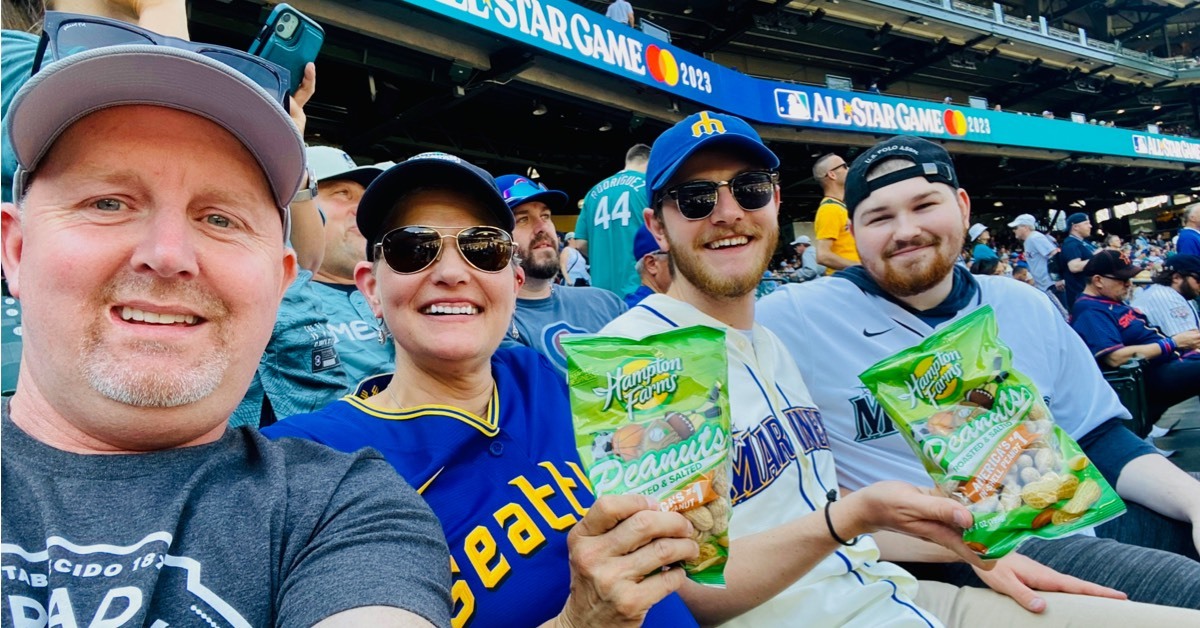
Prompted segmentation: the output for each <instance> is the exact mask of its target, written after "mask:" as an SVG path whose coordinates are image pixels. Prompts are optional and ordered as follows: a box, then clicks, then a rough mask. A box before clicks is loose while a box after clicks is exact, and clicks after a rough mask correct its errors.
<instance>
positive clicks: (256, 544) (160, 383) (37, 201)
mask: <svg viewBox="0 0 1200 628" xmlns="http://www.w3.org/2000/svg"><path fill="white" fill-rule="evenodd" d="M46 19H47V28H46V31H45V33H46V34H45V37H47V38H52V37H56V36H57V35H58V33H60V32H61V30H60V28H59V27H60V26H61V27H62V28H68V27H69V28H70V34H71V37H72V39H73V41H74V42H76V44H77V45H83V44H85V43H90V44H92V45H93V46H94V47H92V48H91V49H89V50H86V51H83V52H78V53H76V54H73V55H71V56H69V57H66V58H64V59H61V60H57V61H56V60H54V59H53V58H51V57H53V56H54V54H55V51H56V50H57V47H56V46H45V45H44V46H43V47H42V48H41V50H42V51H43V52H44V53H45V56H46V58H44V59H43V60H42V64H41V65H42V69H41V70H40V71H39V72H37V73H36V74H34V75H33V77H32V78H31V79H30V80H29V82H27V83H26V84H25V86H24V87H23V88H22V89H21V90H20V92H19V93H18V94H17V95H16V97H15V99H14V101H13V103H12V105H11V108H10V110H9V112H8V115H7V117H6V120H5V122H6V124H7V126H6V128H5V133H6V134H7V136H8V137H9V138H10V139H11V140H12V146H13V149H14V154H15V156H16V160H17V163H18V165H19V167H18V169H17V171H16V173H15V176H14V182H15V184H14V189H13V192H14V194H13V196H14V202H15V204H9V203H5V204H4V205H3V209H2V218H0V221H2V229H0V233H2V237H3V249H2V250H3V266H4V270H5V272H6V273H7V276H8V278H9V286H10V287H11V289H12V291H13V294H14V295H16V296H19V297H20V298H21V299H22V304H23V306H24V312H25V314H26V318H25V320H24V324H23V327H22V330H23V332H24V333H23V336H24V339H25V346H24V351H23V353H22V356H21V366H20V369H21V377H20V379H19V381H18V383H17V390H16V393H15V394H14V395H13V396H12V397H11V398H6V399H5V400H4V402H3V405H2V424H3V428H2V429H3V441H4V456H3V460H2V463H3V477H4V493H3V504H2V508H0V515H2V520H0V534H2V536H0V541H2V544H0V545H2V548H3V549H2V551H0V556H2V560H3V573H4V574H5V576H4V578H3V581H4V596H3V601H2V603H0V614H3V616H4V617H5V622H6V623H8V624H12V625H17V626H21V625H45V624H47V623H51V624H55V625H76V624H77V623H90V624H91V625H111V626H116V625H127V626H135V625H136V626H151V625H153V626H168V625H171V626H183V625H197V624H200V625H204V624H207V625H210V626H310V625H322V626H330V625H333V626H350V625H371V626H429V625H438V626H443V625H449V619H450V608H449V602H448V600H449V586H450V570H449V567H448V561H449V553H448V552H447V548H446V545H445V541H444V540H443V539H442V537H441V533H440V531H439V527H438V522H437V519H436V518H435V517H434V516H433V513H432V512H431V511H430V510H429V508H428V506H426V505H425V504H424V503H423V502H422V501H421V499H420V498H419V496H418V495H417V494H416V492H415V491H414V490H412V489H411V488H410V487H408V485H406V484H405V483H404V482H403V481H402V480H401V479H400V478H398V477H397V476H396V475H395V473H394V472H393V471H392V470H391V469H390V468H388V466H387V463H386V462H385V461H384V460H382V459H381V458H380V457H379V455H378V454H375V453H371V452H359V453H357V454H353V455H350V454H341V453H337V452H334V451H332V450H330V449H328V448H326V447H323V446H319V445H315V444H312V443H301V442H298V441H292V442H287V443H273V442H269V441H268V440H267V439H265V438H264V437H263V436H262V435H261V434H259V433H258V432H257V430H254V429H250V428H239V429H230V428H229V427H228V426H227V420H228V418H229V415H230V413H231V412H232V411H233V409H234V407H235V406H236V405H237V404H238V401H239V400H241V399H242V397H243V395H245V393H246V389H247V386H248V385H249V382H250V379H251V377H252V376H253V374H254V371H255V368H256V367H257V365H258V361H259V356H260V355H261V354H262V350H263V347H264V346H265V345H266V344H267V340H268V339H269V337H270V333H271V327H272V324H273V323H274V321H275V313H276V309H277V308H278V306H279V302H280V299H281V297H282V296H283V293H284V290H285V289H286V288H287V286H288V284H289V283H291V281H292V279H293V278H294V277H295V274H296V256H295V253H294V252H293V251H292V250H291V249H290V247H288V246H286V242H287V236H288V230H289V223H290V210H289V203H290V202H291V200H292V199H293V197H294V194H295V193H296V190H297V189H298V187H299V185H300V182H301V180H302V178H303V175H304V144H303V140H302V138H301V136H300V134H299V133H298V131H297V130H296V128H295V126H293V124H292V121H291V120H290V119H289V118H288V115H287V113H286V112H285V111H284V109H283V105H282V103H283V100H282V98H283V96H284V94H285V92H286V85H285V84H284V82H283V81H281V80H278V79H279V78H280V76H279V75H278V74H271V75H270V76H269V77H268V76H259V77H258V80H259V81H262V82H252V81H251V79H249V78H247V76H246V75H244V74H242V73H241V72H239V71H237V70H235V69H234V68H232V67H231V66H229V65H226V64H225V63H221V62H218V61H216V60H214V59H213V58H210V57H209V56H204V55H201V54H198V53H197V52H194V51H193V49H192V48H191V47H190V46H187V45H186V44H179V43H177V42H173V41H165V42H163V43H161V44H160V45H124V46H105V45H104V43H105V42H106V41H108V39H107V38H106V37H105V33H107V32H110V31H108V27H110V26H111V25H108V24H106V23H105V22H102V21H96V18H89V17H85V16H64V15H62V14H58V15H55V14H53V13H47V18H46ZM59 20H70V22H69V23H68V22H64V21H59ZM121 28H123V29H125V30H128V29H130V28H134V27H129V26H122V27H121ZM152 37H153V36H149V35H148V40H151V39H150V38H152ZM43 43H44V44H46V43H49V42H45V41H44V42H43ZM206 51H207V52H209V53H211V52H212V51H213V49H211V48H208V49H206ZM221 55H222V58H226V59H230V60H231V61H239V60H240V61H242V62H244V63H258V62H257V61H256V60H254V59H252V58H249V57H247V56H242V57H239V55H245V53H241V52H238V51H235V50H225V51H222V52H221ZM268 69H270V68H268ZM270 79H274V80H270ZM130 103H134V104H130ZM363 574H370V577H369V578H364V577H363Z"/></svg>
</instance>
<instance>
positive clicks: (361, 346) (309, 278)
mask: <svg viewBox="0 0 1200 628" xmlns="http://www.w3.org/2000/svg"><path fill="white" fill-rule="evenodd" d="M305 152H306V155H307V158H308V167H309V169H310V170H311V172H312V175H313V177H314V178H315V180H316V183H317V185H316V189H317V195H316V199H315V200H316V202H317V205H318V206H319V207H320V209H321V213H322V216H323V218H324V228H323V229H322V235H323V245H324V252H323V254H322V256H321V263H320V268H319V269H318V270H317V271H316V272H315V273H312V272H309V271H307V270H304V269H301V270H300V271H299V274H298V275H297V277H296V281H294V282H292V285H291V286H290V287H288V290H287V293H285V294H284V297H283V303H281V304H280V306H279V315H278V318H277V319H276V321H275V328H274V330H272V332H271V341H270V342H269V343H267V348H266V351H264V352H263V356H262V359H261V360H260V361H259V366H258V371H257V372H256V373H255V377H254V380H253V381H252V382H251V384H250V392H248V393H247V394H246V398H245V399H243V400H242V403H241V404H239V405H238V408H237V410H236V411H235V412H234V413H233V418H232V419H231V424H232V425H252V426H259V425H266V424H269V423H271V422H273V421H274V420H275V419H277V418H278V419H283V418H286V417H289V416H291V415H293V414H299V413H301V412H312V411H314V410H317V409H319V408H323V407H325V405H326V404H328V403H329V402H331V401H334V400H335V399H337V398H339V397H340V396H342V395H344V394H346V393H347V392H349V391H350V390H351V389H353V388H354V385H355V384H357V383H358V382H360V381H362V380H363V379H365V378H367V377H370V376H371V375H375V374H377V373H379V372H380V371H384V370H387V368H388V367H389V366H391V365H392V364H393V363H394V361H395V349H394V347H393V345H392V343H390V342H381V339H380V335H381V331H382V330H383V326H382V323H381V322H380V321H377V320H376V319H375V315H374V314H372V313H371V306H370V305H369V304H368V303H367V300H366V299H365V298H364V297H363V295H362V293H361V292H359V291H358V288H357V287H356V286H355V284H354V266H355V265H356V264H358V262H360V261H362V260H363V259H365V258H364V257H363V251H364V249H365V248H366V240H365V239H363V236H362V234H360V233H359V232H358V227H357V226H356V225H355V222H354V221H355V216H356V214H357V213H358V202H359V199H361V198H362V195H363V192H364V191H366V188H367V186H368V185H371V182H372V181H374V180H375V177H377V176H379V174H380V173H381V172H383V170H381V169H380V168H378V167H376V166H359V165H358V164H356V163H354V160H353V159H351V157H350V155H347V154H346V153H345V152H344V151H342V150H340V149H338V148H334V147H332V146H310V147H308V148H307V149H306V150H305ZM303 193H304V191H302V194H303ZM264 398H265V399H264Z"/></svg>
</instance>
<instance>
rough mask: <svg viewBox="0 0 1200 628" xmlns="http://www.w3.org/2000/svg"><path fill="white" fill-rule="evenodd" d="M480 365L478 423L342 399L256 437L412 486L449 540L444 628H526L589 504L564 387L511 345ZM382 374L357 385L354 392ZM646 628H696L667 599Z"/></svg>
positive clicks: (556, 589) (546, 601) (554, 596)
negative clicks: (375, 459)
mask: <svg viewBox="0 0 1200 628" xmlns="http://www.w3.org/2000/svg"><path fill="white" fill-rule="evenodd" d="M491 365H492V376H493V377H494V378H495V381H496V386H495V388H494V389H493V393H492V399H491V402H490V403H489V404H488V408H487V412H486V413H485V415H484V416H476V415H475V414H473V413H471V412H467V411H465V410H462V409H460V408H456V407H453V406H446V405H425V406H417V407H413V408H405V409H403V410H391V409H385V408H380V407H377V406H375V405H373V404H371V403H368V402H366V401H363V400H362V399H361V398H359V397H356V396H348V397H345V398H343V399H342V400H340V401H337V402H334V403H332V404H330V405H329V406H328V407H327V408H325V409H323V410H321V411H320V412H315V413H313V414H305V415H300V416H295V417H292V418H290V419H287V420H285V421H282V422H279V423H276V424H274V425H271V426H269V427H267V428H265V429H264V430H263V433H264V434H266V435H267V436H268V437H270V438H272V439H276V438H282V437H285V436H296V437H299V438H306V439H309V440H314V441H317V442H319V443H324V444H326V445H329V446H330V447H333V448H334V449H338V450H341V451H358V450H359V449H362V448H364V447H373V448H375V449H377V450H379V451H380V452H381V453H382V454H383V456H384V457H385V458H387V460H388V462H390V463H391V464H392V466H393V467H395V468H396V471H398V472H399V473H400V475H402V476H403V477H404V478H405V479H407V480H408V482H409V484H411V485H412V486H414V487H419V488H418V489H417V490H418V492H420V493H421V495H422V497H424V498H425V501H426V502H428V503H429V506H430V507H431V508H432V509H433V512H434V514H436V515H437V517H438V519H439V520H440V521H441V523H442V529H443V531H444V532H445V534H446V541H447V542H448V543H449V545H450V572H451V576H452V578H453V584H452V585H451V589H450V595H451V603H452V608H451V615H452V618H451V625H453V626H455V627H456V628H458V627H461V626H467V625H471V626H476V627H479V626H538V625H540V624H541V623H542V622H545V621H546V620H548V619H550V618H552V617H554V616H555V615H556V614H558V612H559V611H561V610H562V607H563V604H564V603H565V602H566V600H567V595H568V593H569V589H570V587H569V586H568V585H569V583H570V567H569V564H568V562H567V533H568V532H569V531H570V529H571V527H572V526H573V525H575V523H576V522H577V521H579V519H580V518H582V517H583V516H584V514H585V513H586V512H587V509H588V507H589V506H591V504H592V501H593V498H592V494H591V491H590V486H589V484H588V481H587V474H586V473H584V471H583V469H582V468H581V467H580V463H579V454H578V452H577V451H576V449H575V437H574V434H573V431H572V424H571V408H570V404H569V403H568V401H567V389H566V382H565V380H564V379H563V378H562V376H561V375H559V374H558V373H556V372H555V371H554V370H553V369H551V368H550V366H549V365H548V364H547V363H546V360H545V359H544V358H542V357H541V356H539V355H538V354H536V353H534V352H532V351H530V350H528V349H526V348H523V347H518V348H514V349H499V350H497V351H496V353H495V355H493V356H492V361H491ZM390 379H391V375H390V374H387V375H381V376H377V377H373V378H371V379H369V380H367V381H364V382H363V383H362V385H360V386H359V390H358V393H357V394H358V395H361V396H362V397H368V396H370V395H372V394H374V393H376V392H378V391H379V390H382V389H383V388H384V387H385V386H386V385H387V383H388V381H389V380H390ZM646 625H647V626H654V625H657V626H672V627H674V626H685V627H686V626H695V625H696V623H695V621H694V620H693V619H692V616H691V614H690V613H689V612H688V611H687V609H686V607H685V606H684V605H683V601H682V600H681V599H679V597H678V596H674V595H672V596H671V597H669V598H667V599H666V600H664V601H663V602H660V603H659V604H658V605H656V606H655V607H654V608H653V609H651V613H650V615H649V616H648V617H647V621H646Z"/></svg>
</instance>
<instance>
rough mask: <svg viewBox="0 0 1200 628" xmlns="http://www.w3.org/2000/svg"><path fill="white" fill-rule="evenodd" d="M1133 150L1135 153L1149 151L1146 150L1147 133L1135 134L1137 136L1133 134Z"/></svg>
mask: <svg viewBox="0 0 1200 628" xmlns="http://www.w3.org/2000/svg"><path fill="white" fill-rule="evenodd" d="M1133 152H1135V153H1141V154H1145V153H1146V152H1147V151H1146V136H1145V135H1135V136H1133Z"/></svg>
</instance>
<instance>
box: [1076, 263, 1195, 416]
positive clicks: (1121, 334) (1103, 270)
mask: <svg viewBox="0 0 1200 628" xmlns="http://www.w3.org/2000/svg"><path fill="white" fill-rule="evenodd" d="M1175 257H1183V258H1185V259H1184V262H1183V266H1182V267H1183V268H1188V266H1187V264H1188V262H1189V260H1188V259H1187V258H1191V259H1192V260H1194V259H1195V257H1194V256H1190V255H1182V256H1180V255H1177V256H1175ZM1172 261H1173V260H1172ZM1191 263H1192V266H1191V267H1190V268H1191V269H1192V271H1191V272H1192V274H1195V273H1196V272H1198V271H1197V269H1196V268H1195V262H1194V261H1192V262H1191ZM1172 267H1173V268H1175V267H1178V266H1175V265H1173V266H1172ZM1139 272H1141V268H1139V267H1137V266H1134V265H1133V264H1130V263H1129V258H1127V257H1125V256H1124V255H1122V254H1121V253H1119V252H1118V251H1101V252H1099V253H1097V254H1096V255H1095V256H1094V257H1092V259H1090V260H1088V263H1087V265H1086V266H1085V267H1084V269H1083V274H1084V275H1086V276H1087V278H1088V283H1087V287H1085V288H1084V290H1083V296H1081V297H1080V298H1079V300H1078V301H1077V302H1076V303H1075V308H1074V309H1072V310H1071V327H1074V328H1075V331H1077V332H1079V335H1080V336H1082V337H1083V341H1084V342H1086V343H1087V346H1088V348H1089V349H1091V351H1092V354H1093V355H1095V356H1096V360H1098V361H1099V362H1100V363H1101V364H1103V365H1104V366H1106V367H1108V368H1112V367H1116V366H1120V365H1122V364H1124V363H1126V362H1128V361H1129V359H1130V358H1132V357H1133V356H1135V355H1136V356H1139V357H1142V358H1145V359H1146V360H1147V361H1148V362H1147V364H1146V369H1145V373H1144V376H1145V379H1146V398H1147V399H1148V400H1149V402H1150V404H1151V412H1150V416H1151V417H1155V418H1156V417H1158V416H1160V415H1161V414H1162V412H1163V411H1165V410H1166V409H1167V408H1169V407H1171V406H1173V405H1175V404H1177V403H1180V402H1182V401H1186V400H1188V399H1191V398H1193V397H1196V395H1197V391H1198V390H1200V386H1197V382H1200V351H1197V349H1200V331H1197V330H1195V329H1191V330H1187V331H1181V332H1178V333H1176V334H1173V335H1170V336H1168V335H1166V334H1164V333H1163V332H1162V331H1160V330H1159V329H1158V328H1157V327H1154V326H1152V325H1151V324H1150V321H1148V320H1147V319H1146V315H1145V314H1143V313H1142V312H1141V310H1138V309H1136V308H1133V307H1130V306H1128V305H1126V304H1125V297H1126V296H1127V294H1128V292H1129V288H1130V280H1131V279H1132V278H1133V277H1134V275H1137V274H1138V273H1139ZM1164 272H1165V271H1164ZM1193 281H1194V280H1193ZM1185 306H1186V304H1185ZM1189 309H1190V308H1189Z"/></svg>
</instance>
